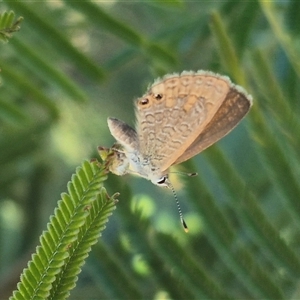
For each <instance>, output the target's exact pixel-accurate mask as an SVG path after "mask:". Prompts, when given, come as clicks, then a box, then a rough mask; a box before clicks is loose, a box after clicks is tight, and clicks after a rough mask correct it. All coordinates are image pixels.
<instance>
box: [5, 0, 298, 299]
mask: <svg viewBox="0 0 300 300" xmlns="http://www.w3.org/2000/svg"><path fill="white" fill-rule="evenodd" d="M2 7H3V9H4V11H1V18H0V30H1V33H0V38H1V40H3V41H4V40H5V41H7V40H8V37H10V36H11V33H12V32H11V31H12V30H13V29H14V30H16V29H18V26H19V24H17V23H16V22H18V20H19V21H20V20H21V19H17V21H16V20H15V14H16V15H18V16H19V15H20V16H22V17H24V21H23V23H22V28H21V30H20V31H19V32H14V33H13V37H12V38H10V39H9V42H8V43H1V44H0V69H1V73H0V74H1V86H0V132H1V135H0V266H1V267H0V298H4V299H7V298H8V297H9V296H11V295H12V290H15V289H16V284H15V282H17V281H18V280H19V274H20V273H22V269H23V268H24V266H25V265H26V263H25V261H26V262H27V261H28V253H31V252H33V250H32V249H34V248H35V247H36V243H37V241H36V240H37V237H38V235H39V233H40V232H41V231H42V230H44V229H45V224H46V223H47V220H48V219H49V215H51V214H52V212H53V209H54V207H55V203H53V201H55V199H57V198H58V197H59V193H60V191H61V190H62V189H63V187H64V185H65V184H64V182H66V181H67V180H68V178H69V177H70V174H71V172H73V170H74V168H75V167H76V166H77V165H78V164H79V163H80V162H81V161H83V160H85V159H90V158H92V157H95V156H96V155H97V154H96V153H97V152H96V149H97V146H99V145H101V146H104V147H110V146H111V145H112V143H113V139H112V137H110V136H109V132H108V128H107V125H106V119H107V117H108V116H115V117H117V118H120V119H123V120H124V121H126V122H127V123H128V124H131V125H132V124H133V122H134V121H133V119H134V117H133V105H132V99H133V98H135V97H137V96H140V95H142V94H143V93H144V91H145V89H146V88H147V86H148V85H149V84H150V83H151V82H152V81H153V80H154V79H155V78H156V77H157V76H160V75H163V74H165V73H172V72H180V71H182V70H198V69H204V70H205V69H208V70H211V71H214V72H217V73H220V74H225V75H228V76H230V77H231V79H232V81H233V82H235V83H237V84H240V85H242V86H243V87H244V88H245V89H246V90H247V92H249V93H250V94H251V95H252V96H253V100H254V101H253V102H254V104H253V107H252V108H251V111H250V113H249V115H248V116H247V117H246V119H245V121H243V122H242V124H240V125H239V126H238V127H237V128H236V129H235V130H234V131H233V132H232V133H230V135H229V136H228V137H226V138H224V139H223V140H222V141H220V142H219V143H218V144H217V145H214V146H212V147H210V148H209V149H207V150H205V152H204V153H203V154H201V155H198V156H197V157H195V158H194V159H193V161H189V162H186V163H185V164H184V165H183V166H182V167H179V168H182V169H181V170H180V171H182V170H183V171H184V172H192V171H197V172H198V173H199V176H198V177H196V178H185V177H179V175H176V174H175V175H174V176H173V174H172V176H171V181H172V183H173V184H174V186H175V189H176V191H177V192H178V196H179V199H180V203H181V206H182V208H183V213H184V216H185V220H186V221H187V223H188V226H189V229H190V232H189V233H188V234H185V233H184V232H183V230H182V228H181V226H180V221H179V218H178V214H177V211H176V205H175V203H174V201H173V200H172V195H171V193H169V191H168V190H163V189H159V188H157V187H154V186H152V185H150V184H149V183H148V182H147V181H146V180H143V179H139V178H135V177H134V176H124V177H122V178H120V177H117V176H114V175H112V174H110V175H109V176H108V179H107V180H106V181H105V185H106V189H107V190H108V193H109V194H114V193H116V192H120V199H121V201H120V203H119V205H118V210H117V211H116V213H114V215H113V216H112V217H111V219H110V220H111V222H110V223H109V225H108V226H107V228H106V230H105V231H103V232H102V229H103V228H102V227H103V226H104V223H105V222H106V219H107V216H108V215H109V214H110V213H111V210H112V209H113V207H114V202H115V200H114V197H112V199H111V200H109V199H108V198H107V195H106V192H105V190H104V188H103V187H102V184H103V182H102V181H103V180H104V179H106V175H105V173H104V171H103V170H102V169H101V167H99V166H98V165H97V164H96V163H87V162H85V163H84V164H83V166H82V168H81V169H80V170H79V171H78V172H77V173H76V175H75V177H72V183H70V184H69V185H68V194H63V195H62V200H61V201H59V203H58V207H57V208H56V209H55V213H54V215H53V216H52V217H51V218H50V223H49V225H48V227H47V231H44V233H43V234H42V236H41V238H40V246H38V248H37V251H36V254H34V255H33V256H32V260H31V261H30V263H29V264H28V266H27V268H26V269H25V270H24V272H23V273H22V276H21V283H19V285H18V291H16V292H15V293H14V294H13V296H12V299H28V298H29V299H30V297H32V298H34V297H33V296H32V295H36V297H35V298H36V299H38V298H43V299H65V298H67V297H68V296H69V293H70V297H69V298H70V299H164V298H167V299H168V298H171V299H298V298H299V297H300V296H299V287H298V286H299V278H300V272H299V270H300V256H299V254H298V253H299V247H300V244H299V237H300V236H299V228H300V217H299V215H300V206H299V203H300V202H299V199H300V185H299V180H298V178H299V176H300V168H299V159H300V156H299V151H298V149H299V147H300V135H299V129H300V123H299V110H300V105H299V97H300V84H299V77H300V76H299V74H300V64H299V62H300V57H299V56H300V55H299V53H300V51H299V45H300V44H299V40H300V34H299V32H300V31H299V24H300V23H299V18H297V16H298V15H297V12H298V10H299V1H293V0H291V1H285V2H274V1H273V2H272V1H263V0H262V1H260V0H259V1H254V2H253V1H252V2H251V1H235V2H233V1H229V0H228V1H227V0H226V1H204V2H203V1H200V2H199V1H198V2H197V1H193V2H191V1H171V2H170V1H169V2H168V1H167V2H164V1H146V2H135V3H133V2H125V1H117V2H101V1H100V2H97V1H90V0H86V1H68V0H65V1H61V2H55V1H54V2H53V1H44V2H28V1H10V0H4V1H3V2H2ZM11 10H13V12H12V11H11ZM5 11H7V12H9V13H7V12H5ZM10 11H11V12H10ZM89 182H90V183H91V184H88V183H89ZM182 182H184V185H185V188H184V189H181V188H182ZM92 183H93V184H92ZM85 191H86V192H85ZM183 191H184V192H185V194H183ZM100 232H102V233H103V236H102V238H101V239H100V240H99V241H98V243H97V244H96V245H94V247H93V248H92V250H93V251H90V247H91V246H92V245H93V244H95V243H96V241H97V238H98V236H99V233H100ZM26 254H27V255H26ZM88 254H89V257H88V258H87V255H88ZM84 262H86V263H85V265H83V264H84ZM20 265H22V266H21V267H20ZM80 271H81V274H80V276H79V277H78V281H77V276H78V274H79V272H80ZM75 283H76V287H75ZM71 290H72V292H71ZM30 295H31V296H30Z"/></svg>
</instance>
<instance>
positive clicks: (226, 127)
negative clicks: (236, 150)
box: [174, 85, 252, 164]
mask: <svg viewBox="0 0 300 300" xmlns="http://www.w3.org/2000/svg"><path fill="white" fill-rule="evenodd" d="M251 105H252V97H251V96H250V95H247V94H246V92H245V91H243V90H242V89H241V87H239V86H234V85H232V87H231V88H230V91H229V92H228V94H227V96H226V98H225V101H224V102H223V103H222V105H221V107H220V108H219V110H218V111H217V113H216V114H215V116H214V117H213V119H212V120H211V121H210V122H209V123H208V125H207V126H206V127H205V129H204V130H203V132H202V133H200V135H199V136H198V137H197V138H196V140H195V141H194V142H193V143H192V144H191V145H190V146H189V147H188V148H187V149H186V151H185V152H184V153H183V154H182V155H181V156H180V157H179V158H178V159H177V160H176V161H175V162H174V164H180V163H182V162H184V161H186V160H188V159H190V158H191V157H193V156H195V155H196V154H198V153H200V152H202V151H203V150H205V149H206V148H208V147H209V146H211V145H212V144H214V143H216V142H217V141H218V140H220V139H221V138H222V137H224V136H225V135H226V134H228V133H229V132H230V131H231V130H232V129H233V128H235V127H236V125H237V124H238V123H239V122H240V121H241V120H242V119H243V117H244V116H245V115H246V114H247V113H248V111H249V109H250V107H251Z"/></svg>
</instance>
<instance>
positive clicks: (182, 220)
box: [168, 182, 189, 232]
mask: <svg viewBox="0 0 300 300" xmlns="http://www.w3.org/2000/svg"><path fill="white" fill-rule="evenodd" d="M168 186H169V187H170V189H171V191H172V193H173V195H174V198H175V201H176V205H177V209H178V213H179V217H180V221H181V224H182V226H183V229H184V231H185V232H188V231H189V228H188V227H187V225H186V223H185V221H184V219H183V214H182V211H181V207H180V203H179V200H178V197H177V194H176V192H175V189H174V187H173V185H172V184H171V182H169V183H168Z"/></svg>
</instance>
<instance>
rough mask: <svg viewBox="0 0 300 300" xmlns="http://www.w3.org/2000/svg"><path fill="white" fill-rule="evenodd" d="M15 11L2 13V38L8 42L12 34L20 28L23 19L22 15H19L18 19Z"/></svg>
mask: <svg viewBox="0 0 300 300" xmlns="http://www.w3.org/2000/svg"><path fill="white" fill-rule="evenodd" d="M14 19H15V14H14V12H13V11H10V12H7V11H5V12H3V13H1V14H0V40H2V41H4V42H7V41H8V39H9V38H11V37H12V34H13V33H14V32H16V31H19V30H20V26H19V25H20V23H21V22H22V21H23V18H22V17H19V18H18V19H17V20H16V21H15V20H14Z"/></svg>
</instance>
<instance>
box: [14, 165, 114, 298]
mask: <svg viewBox="0 0 300 300" xmlns="http://www.w3.org/2000/svg"><path fill="white" fill-rule="evenodd" d="M105 179H106V175H105V170H104V169H103V168H102V167H99V166H98V164H97V162H93V163H90V162H87V161H86V162H84V163H83V165H82V167H81V168H78V169H77V172H76V174H75V175H73V176H72V180H71V182H69V184H68V194H67V193H65V194H62V199H61V200H60V201H59V202H58V206H57V208H56V209H55V211H54V215H53V216H51V217H50V222H49V223H48V225H47V230H46V231H44V232H43V234H42V236H41V237H40V246H38V247H37V250H36V253H35V254H33V255H32V260H31V261H30V262H29V263H28V268H26V269H25V270H24V271H23V274H22V275H21V281H20V282H19V283H18V290H17V291H15V292H14V293H13V296H12V297H11V298H10V299H11V300H14V299H26V300H28V299H45V298H48V297H49V295H50V294H51V295H55V294H56V293H57V292H58V291H59V294H60V297H61V295H68V291H69V290H70V289H71V288H72V287H74V286H75V282H76V280H77V277H76V275H77V274H78V273H79V272H80V267H81V266H82V264H83V262H84V259H85V258H86V257H87V255H88V252H89V251H90V247H91V245H92V244H94V243H95V242H96V241H97V238H98V236H99V234H100V231H101V230H103V228H104V223H105V222H107V216H108V215H109V214H110V213H111V211H112V210H113V209H114V207H115V205H114V204H115V201H111V200H110V198H109V197H108V196H107V194H106V192H105V189H104V188H103V187H102V182H103V180H105ZM65 284H66V285H65ZM53 288H54V289H55V290H54V292H53V291H52V289H53ZM63 298H64V297H63ZM56 299H57V298H56ZM60 299H62V298H60Z"/></svg>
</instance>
